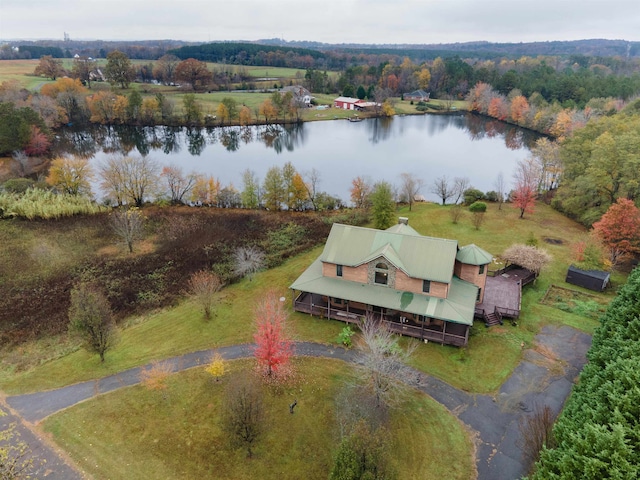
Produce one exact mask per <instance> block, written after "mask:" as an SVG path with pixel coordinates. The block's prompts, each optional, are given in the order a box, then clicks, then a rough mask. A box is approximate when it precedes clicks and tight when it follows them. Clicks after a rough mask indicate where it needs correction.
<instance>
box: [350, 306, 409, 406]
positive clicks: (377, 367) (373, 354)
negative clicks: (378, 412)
mask: <svg viewBox="0 0 640 480" xmlns="http://www.w3.org/2000/svg"><path fill="white" fill-rule="evenodd" d="M359 326H360V331H361V335H360V337H359V339H358V342H357V343H356V348H357V351H358V356H357V365H358V369H359V371H360V378H361V379H362V380H363V381H364V384H365V385H366V387H367V388H368V389H369V390H370V391H371V393H372V394H373V396H374V397H375V400H376V406H377V407H382V406H383V405H384V406H389V405H393V404H394V403H396V402H397V401H398V400H399V398H400V394H401V393H402V392H404V389H405V382H404V381H405V380H406V379H407V378H408V376H409V373H408V369H407V367H406V365H405V363H406V362H407V360H408V359H409V358H410V357H411V355H412V354H413V351H414V350H415V349H416V347H417V344H416V343H413V342H412V343H410V345H409V347H408V348H407V349H406V350H403V349H402V347H400V345H399V344H398V341H399V339H400V336H399V335H395V334H394V333H392V332H391V330H389V328H388V327H387V326H386V324H384V323H383V322H381V321H378V320H376V319H375V318H374V317H373V316H371V315H367V317H366V318H365V319H364V320H363V321H362V322H360V325H359Z"/></svg>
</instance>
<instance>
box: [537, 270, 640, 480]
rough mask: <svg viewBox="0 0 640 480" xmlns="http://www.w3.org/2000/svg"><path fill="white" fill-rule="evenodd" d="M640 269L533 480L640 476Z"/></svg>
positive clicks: (609, 314) (599, 335) (596, 340)
mask: <svg viewBox="0 0 640 480" xmlns="http://www.w3.org/2000/svg"><path fill="white" fill-rule="evenodd" d="M639 296H640V269H637V268H636V269H635V270H634V271H633V272H632V273H631V275H629V278H628V280H627V283H626V284H625V285H624V286H623V287H622V288H621V289H620V291H619V292H618V295H617V296H616V298H615V299H613V300H612V302H611V303H610V304H609V307H608V308H607V311H606V313H605V314H604V315H603V316H602V317H601V319H600V322H601V325H600V326H599V327H598V328H597V329H596V331H595V332H594V335H593V343H592V346H591V348H590V350H589V352H588V354H587V358H588V360H589V362H588V363H587V365H585V367H584V369H583V371H582V373H581V374H580V381H579V382H578V383H577V384H576V385H575V386H574V388H573V392H572V394H571V396H570V397H569V400H568V401H567V403H566V405H565V407H564V409H563V411H562V413H561V414H560V416H559V418H558V420H557V422H556V424H555V426H554V427H553V431H552V434H551V435H550V436H549V437H548V438H546V439H545V441H544V442H543V443H544V448H543V449H542V452H541V454H540V460H539V461H538V463H536V465H535V471H534V473H533V474H532V475H531V476H530V477H529V478H530V479H531V480H536V479H540V480H542V479H549V478H583V479H594V480H596V479H601V478H637V477H638V476H639V475H640V437H639V435H638V432H640V425H639V424H638V422H639V419H640V410H639V406H640V390H639V389H638V384H639V383H640V378H639V377H638V375H639V374H640V302H638V297H639Z"/></svg>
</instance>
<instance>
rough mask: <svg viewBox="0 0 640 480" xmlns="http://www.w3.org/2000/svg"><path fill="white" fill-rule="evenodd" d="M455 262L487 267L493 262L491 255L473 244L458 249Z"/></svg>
mask: <svg viewBox="0 0 640 480" xmlns="http://www.w3.org/2000/svg"><path fill="white" fill-rule="evenodd" d="M456 260H458V261H459V262H460V263H466V264H467V265H487V264H489V263H491V262H492V261H493V255H491V254H490V253H489V252H487V251H486V250H483V249H481V248H480V247H478V246H477V245H474V244H473V243H472V244H471V245H466V246H464V247H460V250H458V253H457V254H456Z"/></svg>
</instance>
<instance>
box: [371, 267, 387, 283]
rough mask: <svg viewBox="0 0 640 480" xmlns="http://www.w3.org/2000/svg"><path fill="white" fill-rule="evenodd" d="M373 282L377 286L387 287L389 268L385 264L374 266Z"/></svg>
mask: <svg viewBox="0 0 640 480" xmlns="http://www.w3.org/2000/svg"><path fill="white" fill-rule="evenodd" d="M375 273H376V274H375V277H374V282H375V283H376V284H377V285H387V283H388V282H389V266H388V265H387V264H386V263H378V264H376V270H375Z"/></svg>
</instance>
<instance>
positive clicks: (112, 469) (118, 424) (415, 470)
mask: <svg viewBox="0 0 640 480" xmlns="http://www.w3.org/2000/svg"><path fill="white" fill-rule="evenodd" d="M293 364H294V366H295V370H296V372H297V374H296V380H295V381H294V382H293V383H292V384H291V385H289V386H286V387H282V388H275V389H274V388H269V387H265V395H264V397H263V398H264V400H263V401H264V406H265V417H266V422H265V424H266V430H265V433H264V436H263V437H262V438H261V439H259V440H258V442H257V443H256V445H255V449H254V456H253V458H251V459H249V458H247V455H246V450H243V449H237V448H233V447H231V446H230V445H229V443H228V439H227V437H226V435H225V433H224V432H223V431H222V429H221V427H220V412H221V410H222V399H223V392H224V389H225V386H226V384H227V382H228V375H229V374H228V373H227V374H226V375H225V377H223V378H222V380H220V381H219V382H216V381H214V380H213V379H212V378H211V376H210V375H209V374H207V373H206V372H205V371H204V369H203V368H196V369H192V370H190V371H187V372H183V373H179V374H175V375H172V376H171V377H169V379H168V382H167V385H168V387H167V389H166V391H165V392H159V391H150V390H148V389H146V388H145V387H143V386H135V387H131V388H125V389H122V390H119V391H116V392H113V393H109V394H106V395H102V396H99V397H97V398H95V399H93V400H91V401H88V402H84V403H82V404H79V405H77V406H75V407H72V408H70V409H68V410H66V411H64V412H61V413H59V414H56V415H54V416H52V417H50V418H48V419H47V420H46V421H45V422H44V428H45V430H46V431H48V432H50V433H51V434H52V435H53V437H54V439H55V441H56V443H58V445H59V446H60V447H62V448H63V449H64V450H65V451H67V452H69V454H70V455H71V457H72V458H73V459H74V460H75V461H76V462H77V463H78V464H79V465H80V466H81V467H82V468H83V469H84V470H85V471H86V472H87V473H89V474H90V475H91V476H92V477H93V478H96V479H107V478H109V479H125V478H126V479H131V480H134V479H148V478H163V479H167V480H169V479H183V478H228V479H237V480H243V479H247V480H248V479H256V478H260V479H278V480H287V479H291V480H294V479H295V480H297V479H300V478H305V479H308V480H314V479H326V478H327V476H328V474H329V471H330V469H331V466H332V464H333V456H334V452H335V448H336V446H337V444H338V439H339V437H338V432H337V429H336V428H335V425H336V422H335V416H334V412H335V403H334V401H335V400H334V399H335V397H336V393H337V392H338V391H339V390H340V389H341V388H342V387H343V385H344V384H345V382H346V381H347V380H349V379H350V378H351V375H352V370H351V367H350V366H348V365H347V364H344V363H342V362H340V361H338V360H320V359H311V358H297V359H295V360H294V362H293ZM251 368H252V362H250V361H235V362H230V363H228V370H232V371H236V372H238V371H242V372H244V374H245V375H249V374H251V373H249V372H248V371H247V370H250V369H251ZM294 399H297V401H298V405H297V407H296V409H295V413H294V414H293V415H291V414H290V413H289V408H288V405H289V404H290V403H291V402H293V400H294ZM389 429H390V431H391V432H392V440H391V442H390V447H389V455H390V457H392V465H393V466H394V467H395V469H396V471H397V473H398V478H399V479H409V478H416V479H418V478H419V479H441V478H447V479H453V480H455V479H461V480H462V479H469V478H473V477H474V475H475V470H474V469H475V465H474V461H473V458H472V453H471V452H472V451H473V448H472V442H471V439H470V438H469V436H468V433H467V432H466V431H465V429H464V427H463V426H462V425H461V424H460V422H459V421H458V420H457V419H456V418H455V417H454V416H453V415H452V414H451V413H449V412H448V411H447V410H446V409H445V408H444V407H442V406H441V405H439V404H438V403H436V402H435V401H434V400H432V399H431V398H430V397H428V396H426V395H423V394H420V393H419V392H417V391H412V392H410V394H409V395H408V397H407V399H406V400H405V401H404V404H402V405H400V406H399V407H398V408H396V409H394V410H393V412H392V415H391V419H390V426H389Z"/></svg>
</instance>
